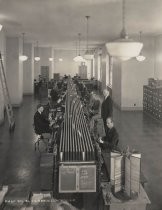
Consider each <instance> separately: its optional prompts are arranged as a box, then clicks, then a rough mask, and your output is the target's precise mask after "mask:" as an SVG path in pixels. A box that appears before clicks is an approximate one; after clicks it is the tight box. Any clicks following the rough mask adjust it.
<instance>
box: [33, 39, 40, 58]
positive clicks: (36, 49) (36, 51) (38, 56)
mask: <svg viewBox="0 0 162 210" xmlns="http://www.w3.org/2000/svg"><path fill="white" fill-rule="evenodd" d="M38 54H39V53H38V41H37V46H36V57H34V60H35V61H40V57H39V56H38Z"/></svg>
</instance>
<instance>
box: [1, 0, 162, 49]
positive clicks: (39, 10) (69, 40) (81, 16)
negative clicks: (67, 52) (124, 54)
mask: <svg viewBox="0 0 162 210" xmlns="http://www.w3.org/2000/svg"><path fill="white" fill-rule="evenodd" d="M86 15H89V16H91V17H90V19H89V44H90V45H92V46H95V45H98V44H103V43H105V42H107V41H109V40H112V39H115V38H117V37H119V34H120V31H121V28H122V0H0V23H1V24H2V25H3V26H4V30H5V31H6V33H7V35H9V36H21V35H22V33H23V32H25V42H26V41H28V42H33V43H36V41H39V45H40V46H41V45H42V46H54V47H55V48H75V46H76V40H77V39H78V36H77V34H78V33H79V32H80V33H81V34H82V42H81V45H85V40H86V23H87V22H86V18H85V16H86ZM126 29H127V32H128V34H129V35H135V34H139V31H142V32H143V34H144V35H146V34H147V35H152V34H154V35H155V34H162V0H126Z"/></svg>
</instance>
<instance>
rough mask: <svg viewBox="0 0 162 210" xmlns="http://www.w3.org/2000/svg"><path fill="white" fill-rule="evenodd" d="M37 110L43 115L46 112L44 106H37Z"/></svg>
mask: <svg viewBox="0 0 162 210" xmlns="http://www.w3.org/2000/svg"><path fill="white" fill-rule="evenodd" d="M37 110H38V112H40V113H42V112H43V110H44V107H43V105H41V104H38V105H37Z"/></svg>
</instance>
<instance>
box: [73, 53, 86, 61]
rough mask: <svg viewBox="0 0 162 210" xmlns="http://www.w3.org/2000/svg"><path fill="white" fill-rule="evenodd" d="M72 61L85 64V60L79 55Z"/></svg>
mask: <svg viewBox="0 0 162 210" xmlns="http://www.w3.org/2000/svg"><path fill="white" fill-rule="evenodd" d="M73 60H74V61H75V62H85V59H84V58H83V57H82V56H81V55H78V56H76V57H75V58H74V59H73Z"/></svg>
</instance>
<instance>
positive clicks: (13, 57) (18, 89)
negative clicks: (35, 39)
mask: <svg viewBox="0 0 162 210" xmlns="http://www.w3.org/2000/svg"><path fill="white" fill-rule="evenodd" d="M20 54H22V40H20V39H19V38H18V37H7V39H6V77H7V83H8V89H9V94H10V98H11V103H12V104H13V106H20V105H21V103H22V96H23V63H22V61H20V60H19V55H20Z"/></svg>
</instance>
